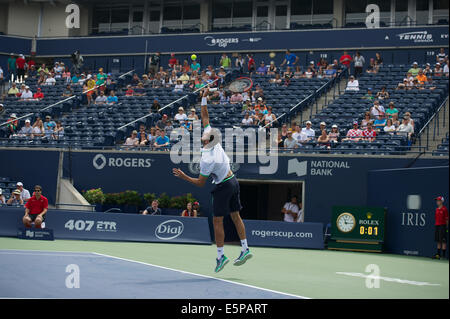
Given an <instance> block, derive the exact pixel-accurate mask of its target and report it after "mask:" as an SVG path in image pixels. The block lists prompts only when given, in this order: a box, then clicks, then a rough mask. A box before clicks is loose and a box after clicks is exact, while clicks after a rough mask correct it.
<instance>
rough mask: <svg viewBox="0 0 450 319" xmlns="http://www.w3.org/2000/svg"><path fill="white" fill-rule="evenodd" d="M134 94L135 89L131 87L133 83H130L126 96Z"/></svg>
mask: <svg viewBox="0 0 450 319" xmlns="http://www.w3.org/2000/svg"><path fill="white" fill-rule="evenodd" d="M133 95H134V90H133V89H132V88H131V85H130V84H128V85H127V90H126V91H125V96H133Z"/></svg>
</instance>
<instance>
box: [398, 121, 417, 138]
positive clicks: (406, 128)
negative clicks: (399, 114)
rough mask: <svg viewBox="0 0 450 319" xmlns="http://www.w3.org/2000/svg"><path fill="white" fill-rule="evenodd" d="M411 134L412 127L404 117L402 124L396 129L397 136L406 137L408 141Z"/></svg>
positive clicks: (412, 131)
mask: <svg viewBox="0 0 450 319" xmlns="http://www.w3.org/2000/svg"><path fill="white" fill-rule="evenodd" d="M413 133H414V127H413V126H412V125H411V124H410V121H409V118H407V117H404V118H403V123H402V124H400V126H399V127H398V129H397V134H398V135H403V136H405V135H406V136H407V137H408V139H409V138H410V137H411V135H412V134H413Z"/></svg>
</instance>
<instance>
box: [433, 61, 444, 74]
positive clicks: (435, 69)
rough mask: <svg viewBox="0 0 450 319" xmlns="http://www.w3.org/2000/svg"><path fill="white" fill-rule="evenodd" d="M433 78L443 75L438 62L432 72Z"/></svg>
mask: <svg viewBox="0 0 450 319" xmlns="http://www.w3.org/2000/svg"><path fill="white" fill-rule="evenodd" d="M433 74H434V76H442V75H443V74H444V70H443V69H442V67H441V64H440V63H439V62H437V63H436V65H435V66H434V70H433Z"/></svg>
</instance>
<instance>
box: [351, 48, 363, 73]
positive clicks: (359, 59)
mask: <svg viewBox="0 0 450 319" xmlns="http://www.w3.org/2000/svg"><path fill="white" fill-rule="evenodd" d="M353 63H354V67H355V77H357V78H358V77H360V76H361V75H362V73H363V67H364V63H366V60H365V59H364V57H363V56H362V55H361V53H360V52H359V51H356V54H355V56H354V57H353Z"/></svg>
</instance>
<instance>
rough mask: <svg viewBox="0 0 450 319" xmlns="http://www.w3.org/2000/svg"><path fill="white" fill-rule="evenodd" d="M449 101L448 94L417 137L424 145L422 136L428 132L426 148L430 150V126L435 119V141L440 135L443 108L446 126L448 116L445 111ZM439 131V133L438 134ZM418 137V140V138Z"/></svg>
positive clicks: (444, 124) (420, 143) (420, 144)
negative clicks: (440, 118)
mask: <svg viewBox="0 0 450 319" xmlns="http://www.w3.org/2000/svg"><path fill="white" fill-rule="evenodd" d="M447 101H448V95H447V96H446V97H445V99H444V101H443V102H442V103H441V105H439V107H438V108H437V109H436V112H435V113H434V114H433V116H432V117H431V118H430V119H429V120H428V121H427V122H426V123H425V125H424V126H423V127H422V129H421V130H420V131H419V133H417V139H418V140H419V147H421V146H422V136H423V134H426V144H425V146H424V147H425V150H427V151H428V148H429V145H430V126H431V122H432V121H433V120H434V122H433V139H432V140H433V141H435V140H436V136H437V135H439V134H440V133H439V129H440V128H439V124H440V121H439V116H440V115H439V113H440V112H441V110H442V109H443V110H444V116H443V118H444V122H443V123H442V124H443V127H444V128H445V126H446V121H447V117H446V116H445V112H446V109H447ZM436 133H437V134H436ZM417 139H416V140H417Z"/></svg>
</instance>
